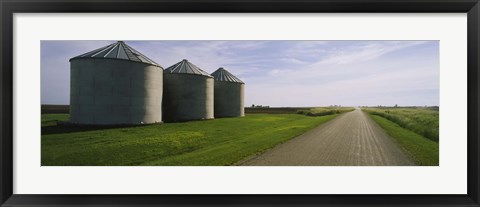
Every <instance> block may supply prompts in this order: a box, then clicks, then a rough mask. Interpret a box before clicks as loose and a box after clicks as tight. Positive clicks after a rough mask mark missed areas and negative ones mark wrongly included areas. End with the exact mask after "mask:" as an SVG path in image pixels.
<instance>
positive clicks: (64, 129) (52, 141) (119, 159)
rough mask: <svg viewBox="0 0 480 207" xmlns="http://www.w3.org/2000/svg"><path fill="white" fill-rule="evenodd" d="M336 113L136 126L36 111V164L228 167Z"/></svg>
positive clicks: (249, 115)
mask: <svg viewBox="0 0 480 207" xmlns="http://www.w3.org/2000/svg"><path fill="white" fill-rule="evenodd" d="M336 116H337V115H327V116H319V117H311V116H305V115H300V114H247V115H246V116H245V117H239V118H222V119H214V120H208V121H192V122H185V123H168V124H153V125H141V126H132V127H125V126H123V127H122V126H111V127H102V126H72V125H66V126H62V125H57V121H67V120H68V118H69V116H68V114H42V138H41V139H42V142H41V146H42V158H41V160H42V166H67V165H68V166H132V165H147V166H156V165H161V166H168V165H176V166H178V165H181V166H222V165H232V164H234V163H236V162H238V161H239V160H241V159H244V158H246V157H248V156H252V155H255V154H259V153H262V152H264V151H265V150H267V149H270V148H272V147H274V146H276V145H278V144H281V143H283V142H286V141H288V140H290V139H292V138H294V137H297V136H299V135H301V134H303V133H304V132H306V131H308V130H310V129H312V128H315V127H317V126H319V125H321V124H323V123H325V122H327V121H329V120H331V119H333V118H334V117H336Z"/></svg>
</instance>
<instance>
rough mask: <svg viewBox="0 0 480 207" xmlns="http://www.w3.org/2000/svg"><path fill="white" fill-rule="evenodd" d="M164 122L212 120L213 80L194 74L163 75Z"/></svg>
mask: <svg viewBox="0 0 480 207" xmlns="http://www.w3.org/2000/svg"><path fill="white" fill-rule="evenodd" d="M163 77H164V79H163V81H164V84H163V89H164V91H163V100H164V101H163V120H164V121H165V122H177V121H190V120H202V119H213V118H214V116H213V78H211V77H206V76H202V75H194V74H175V73H165V74H163Z"/></svg>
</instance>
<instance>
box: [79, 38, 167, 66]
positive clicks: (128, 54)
mask: <svg viewBox="0 0 480 207" xmlns="http://www.w3.org/2000/svg"><path fill="white" fill-rule="evenodd" d="M82 58H106V59H121V60H130V61H134V62H142V63H147V64H151V65H155V66H158V67H162V66H160V65H159V64H158V63H156V62H155V61H153V60H151V59H150V58H148V57H147V56H145V55H143V54H142V53H140V52H138V51H137V50H135V49H133V48H132V47H130V46H129V45H127V44H125V42H123V41H118V42H116V43H113V44H110V45H107V46H105V47H101V48H98V49H96V50H93V51H90V52H87V53H85V54H82V55H79V56H76V57H73V58H71V59H70V60H73V59H82Z"/></svg>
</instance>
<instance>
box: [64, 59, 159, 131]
mask: <svg viewBox="0 0 480 207" xmlns="http://www.w3.org/2000/svg"><path fill="white" fill-rule="evenodd" d="M70 67H71V76H70V77H71V84H70V121H71V122H72V123H79V124H96V125H109V124H141V123H145V124H147V123H156V122H161V121H162V92H163V90H162V89H163V70H162V69H161V68H160V67H157V66H153V65H149V64H144V63H137V62H133V61H124V60H112V59H93V58H92V59H74V60H71V63H70Z"/></svg>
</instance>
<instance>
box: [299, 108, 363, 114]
mask: <svg viewBox="0 0 480 207" xmlns="http://www.w3.org/2000/svg"><path fill="white" fill-rule="evenodd" d="M353 110H355V108H353V107H317V108H310V109H303V110H298V111H297V114H303V115H307V116H325V115H331V114H341V113H345V112H349V111H353Z"/></svg>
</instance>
